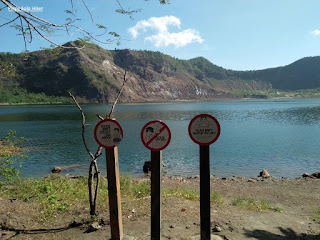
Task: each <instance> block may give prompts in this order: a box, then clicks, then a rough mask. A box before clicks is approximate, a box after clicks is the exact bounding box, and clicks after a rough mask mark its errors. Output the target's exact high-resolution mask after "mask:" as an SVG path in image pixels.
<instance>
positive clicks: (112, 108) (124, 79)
mask: <svg viewBox="0 0 320 240" xmlns="http://www.w3.org/2000/svg"><path fill="white" fill-rule="evenodd" d="M126 75H127V71H126V70H124V75H123V83H122V86H121V88H120V89H119V92H118V95H117V97H116V100H115V101H114V103H113V104H112V107H111V111H110V113H109V115H108V116H107V118H111V115H112V114H113V111H114V108H115V106H116V104H117V102H118V100H119V98H120V95H121V92H122V90H123V88H124V85H125V84H126V82H127V79H126Z"/></svg>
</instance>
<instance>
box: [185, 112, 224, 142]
mask: <svg viewBox="0 0 320 240" xmlns="http://www.w3.org/2000/svg"><path fill="white" fill-rule="evenodd" d="M188 132H189V136H190V138H191V140H192V141H194V142H195V143H197V144H199V145H201V146H208V145H210V144H212V143H214V142H215V141H217V139H218V138H219V136H220V124H219V122H218V120H217V119H216V118H215V117H213V116H211V115H209V114H199V115H197V116H195V117H194V118H192V120H191V121H190V123H189V127H188Z"/></svg>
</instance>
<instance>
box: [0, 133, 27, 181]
mask: <svg viewBox="0 0 320 240" xmlns="http://www.w3.org/2000/svg"><path fill="white" fill-rule="evenodd" d="M23 141H24V138H17V137H16V131H13V130H10V131H9V133H8V134H7V135H6V137H5V138H4V139H2V140H0V185H3V184H5V183H11V182H12V181H13V180H14V178H15V177H17V176H19V174H20V171H19V170H18V169H17V167H18V168H21V167H22V166H21V161H20V160H21V159H23V158H27V155H25V154H24V153H23V152H22V149H21V148H19V147H17V145H19V144H20V143H21V142H23Z"/></svg>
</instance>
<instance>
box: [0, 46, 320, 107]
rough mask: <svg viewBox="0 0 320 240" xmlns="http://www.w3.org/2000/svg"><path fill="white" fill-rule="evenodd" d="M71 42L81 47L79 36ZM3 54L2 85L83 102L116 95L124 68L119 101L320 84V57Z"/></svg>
mask: <svg viewBox="0 0 320 240" xmlns="http://www.w3.org/2000/svg"><path fill="white" fill-rule="evenodd" d="M66 46H82V43H81V42H79V41H76V42H69V43H67V44H66ZM25 57H26V56H25V55H24V54H10V53H0V74H1V75H0V90H1V89H13V88H18V89H21V90H23V91H27V92H29V93H44V94H46V95H49V96H68V91H71V92H72V93H73V94H74V95H76V96H77V97H78V98H79V99H81V100H82V101H90V102H109V101H113V100H114V99H115V96H116V94H117V92H118V89H119V87H120V86H121V85H122V82H123V78H124V73H125V71H126V78H127V79H128V81H127V83H126V86H125V89H124V91H123V94H122V96H121V98H120V101H127V102H130V101H163V100H192V99H213V98H233V97H239V96H240V97H242V96H243V94H244V93H252V95H254V94H255V93H259V92H267V91H270V90H272V89H279V90H298V89H314V88H319V87H320V57H308V58H303V59H301V60H298V61H296V62H294V63H292V64H290V65H287V66H284V67H278V68H270V69H265V70H259V71H233V70H226V69H224V68H222V67H219V66H216V65H214V64H212V63H211V62H209V61H208V60H207V59H205V58H203V57H198V58H194V59H191V60H179V59H176V58H173V57H170V56H168V55H165V54H162V53H160V52H152V51H133V50H113V51H110V50H105V49H102V48H101V47H99V46H97V45H95V44H91V43H90V44H86V47H84V48H83V49H81V50H79V49H64V48H55V49H47V50H41V51H35V52H31V53H29V54H28V58H27V59H25Z"/></svg>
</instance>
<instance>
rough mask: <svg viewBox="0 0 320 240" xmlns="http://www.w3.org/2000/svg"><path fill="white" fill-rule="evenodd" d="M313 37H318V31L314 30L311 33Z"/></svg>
mask: <svg viewBox="0 0 320 240" xmlns="http://www.w3.org/2000/svg"><path fill="white" fill-rule="evenodd" d="M311 33H312V34H313V35H316V36H319V35H320V30H319V29H316V30H314V31H312V32H311Z"/></svg>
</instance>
